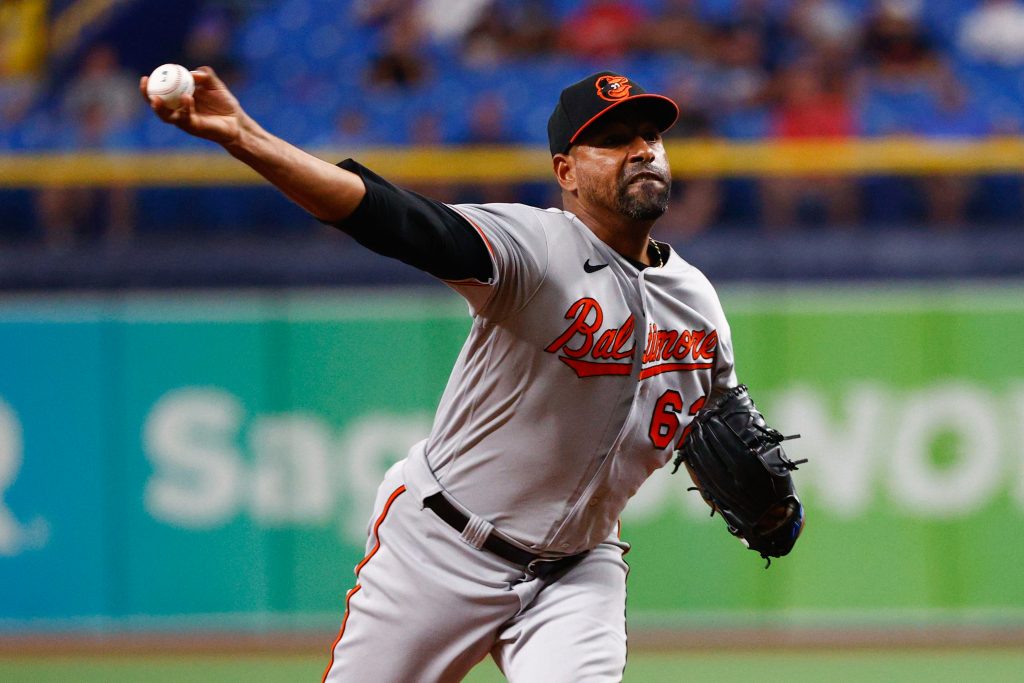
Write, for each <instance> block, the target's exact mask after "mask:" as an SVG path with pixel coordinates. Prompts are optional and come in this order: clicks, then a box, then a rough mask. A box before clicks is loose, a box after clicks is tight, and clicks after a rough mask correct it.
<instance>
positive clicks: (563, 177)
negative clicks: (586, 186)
mask: <svg viewBox="0 0 1024 683" xmlns="http://www.w3.org/2000/svg"><path fill="white" fill-rule="evenodd" d="M551 165H552V166H553V167H554V169H555V179H556V180H558V184H559V185H560V186H561V188H562V189H563V190H566V191H568V192H575V191H576V160H575V159H573V158H572V156H570V155H568V154H556V155H555V156H554V157H552V158H551Z"/></svg>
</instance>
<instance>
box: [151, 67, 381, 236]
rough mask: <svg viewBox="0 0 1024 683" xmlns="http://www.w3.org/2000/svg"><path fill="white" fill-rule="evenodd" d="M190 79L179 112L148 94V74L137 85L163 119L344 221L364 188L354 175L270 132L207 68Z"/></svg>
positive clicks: (325, 216)
mask: <svg viewBox="0 0 1024 683" xmlns="http://www.w3.org/2000/svg"><path fill="white" fill-rule="evenodd" d="M192 77H193V78H194V79H195V83H196V91H195V94H194V95H191V96H190V95H184V96H182V98H181V104H182V106H181V107H180V108H179V109H177V110H172V109H170V108H168V107H165V106H164V105H163V102H162V101H161V100H160V98H158V97H149V96H148V95H147V94H146V82H147V80H148V77H146V76H143V77H142V79H141V81H140V82H139V88H140V90H141V91H142V95H143V97H145V98H146V100H147V101H148V102H149V105H150V107H151V108H152V109H153V111H154V112H156V114H157V116H159V117H160V118H161V119H163V120H164V121H166V122H167V123H171V124H174V125H175V126H177V127H178V128H180V129H182V130H183V131H185V132H186V133H189V134H190V135H195V136H196V137H200V138H205V139H207V140H211V141H213V142H216V143H218V144H219V145H221V146H222V147H224V149H225V150H227V151H228V153H230V154H231V155H232V156H234V157H235V158H237V159H239V160H240V161H242V162H244V163H245V164H246V165H248V166H249V167H251V168H252V169H253V170H255V171H256V172H257V173H259V174H260V175H261V176H263V177H264V178H266V179H267V180H269V181H270V182H271V183H273V184H274V186H275V187H277V188H278V189H279V190H280V191H281V192H283V193H284V194H285V195H287V196H288V198H289V199H291V200H292V201H294V202H295V203H296V204H298V205H299V206H301V207H302V208H303V209H305V210H306V211H308V212H309V213H311V214H313V215H314V216H315V217H317V218H319V219H320V220H322V221H324V222H328V223H334V222H338V221H341V220H344V219H346V218H348V217H349V216H350V215H351V214H352V212H353V211H355V209H356V207H358V206H359V203H360V202H361V201H362V199H363V196H364V195H365V194H366V187H365V185H364V184H363V180H362V179H361V178H360V177H359V176H358V175H356V174H355V173H351V172H349V171H346V170H345V169H343V168H339V167H338V166H335V165H333V164H329V163H327V162H326V161H324V160H322V159H318V158H317V157H315V156H313V155H312V154H308V153H306V152H304V151H302V150H301V149H299V148H298V147H295V146H294V145H292V144H289V143H288V142H285V141H284V140H282V139H281V138H278V137H276V136H274V135H271V134H270V133H268V132H267V131H266V130H264V129H263V128H262V127H261V126H260V125H259V124H258V123H256V121H255V120H253V119H252V118H251V117H250V116H249V115H248V114H246V113H245V111H244V110H243V109H242V107H241V105H239V103H238V100H237V99H236V98H235V96H234V95H233V94H231V91H230V90H228V88H227V86H225V85H224V82H223V81H221V80H220V78H218V77H217V75H216V74H215V73H214V72H213V69H211V68H210V67H207V66H203V67H199V69H197V70H195V71H193V72H192Z"/></svg>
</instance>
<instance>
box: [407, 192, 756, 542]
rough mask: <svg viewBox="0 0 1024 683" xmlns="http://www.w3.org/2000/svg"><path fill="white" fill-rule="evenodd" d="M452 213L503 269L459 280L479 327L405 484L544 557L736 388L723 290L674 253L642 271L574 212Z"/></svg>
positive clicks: (634, 483) (611, 513)
mask: <svg viewBox="0 0 1024 683" xmlns="http://www.w3.org/2000/svg"><path fill="white" fill-rule="evenodd" d="M454 208H456V209H457V210H458V211H459V212H461V213H462V214H463V215H464V216H465V217H466V218H467V219H468V220H469V221H471V222H472V223H473V224H474V225H475V226H476V227H477V229H478V230H479V231H480V233H481V235H483V237H484V239H485V240H486V242H487V245H488V248H489V250H490V253H491V258H492V260H493V264H494V273H495V276H494V279H493V282H491V283H489V286H480V284H479V283H473V282H462V283H450V284H451V286H452V287H453V288H454V289H456V291H458V292H459V293H460V294H462V295H463V296H464V297H465V298H466V299H467V300H468V302H469V305H470V309H471V311H472V313H473V326H472V330H471V332H470V334H469V338H468V340H467V341H466V343H465V346H464V347H463V349H462V353H461V354H460V356H459V358H458V361H457V362H456V365H455V368H454V370H453V372H452V375H451V378H450V380H449V383H448V386H447V389H446V391H445V393H444V396H443V398H442V400H441V403H440V406H439V409H438V412H437V417H436V420H435V422H434V427H433V430H432V432H431V434H430V437H429V439H428V440H427V441H426V443H425V444H422V445H421V446H420V447H418V448H416V449H414V450H413V452H412V453H411V455H410V462H409V465H407V468H406V472H407V474H406V476H407V483H408V485H409V487H410V489H411V490H412V491H413V492H414V493H415V494H416V496H417V497H418V498H422V497H426V496H429V495H430V494H432V493H436V492H437V491H440V490H444V491H446V492H447V494H448V495H449V497H450V498H451V499H453V501H454V502H456V503H457V504H459V505H461V506H462V507H463V508H464V512H467V513H469V514H472V515H475V516H477V517H479V518H482V519H483V520H485V521H486V522H488V523H490V524H491V525H493V526H494V528H495V529H496V530H497V531H498V532H499V533H500V534H503V535H504V536H506V537H507V538H508V539H509V540H511V541H513V542H517V543H519V544H521V545H522V546H523V547H525V548H529V549H531V550H532V551H534V552H542V553H547V554H552V555H558V554H572V553H577V552H580V551H583V550H586V549H589V548H593V547H594V546H595V545H596V544H597V543H599V542H600V541H602V540H604V539H605V538H606V537H607V536H608V534H609V533H610V532H611V531H612V529H613V528H614V526H615V524H616V522H617V520H618V518H619V515H620V513H621V512H622V509H623V507H624V506H625V504H626V501H627V500H628V499H629V498H630V497H631V496H632V495H633V494H634V493H635V492H636V491H637V489H638V488H639V487H640V485H641V484H642V483H643V482H644V480H646V479H647V477H648V476H649V475H650V474H651V473H652V472H653V471H655V470H656V469H658V468H659V467H661V466H662V465H664V464H665V463H666V462H667V461H668V459H669V458H670V456H671V453H672V451H673V449H674V448H675V445H676V443H677V442H678V441H679V440H680V438H681V437H682V435H683V433H684V432H685V429H686V427H687V425H688V424H689V422H690V420H691V419H692V416H693V415H694V414H695V413H696V411H697V410H698V409H699V408H700V406H701V405H702V404H703V403H704V401H705V400H707V399H708V398H710V397H711V396H712V395H714V394H716V393H717V392H721V391H724V390H725V389H727V388H729V387H731V386H734V385H735V384H736V378H735V373H734V370H733V350H732V342H731V338H730V334H729V327H728V324H727V323H726V319H725V315H724V314H723V312H722V308H721V305H720V303H719V301H718V297H717V294H716V293H715V291H714V289H713V288H712V286H711V284H710V283H709V282H708V280H707V278H706V277H704V275H703V274H702V273H701V272H700V271H698V270H697V269H696V268H694V267H693V266H691V265H690V264H688V263H686V262H685V261H684V260H683V259H682V258H680V257H679V256H678V255H677V254H675V253H673V252H671V251H670V250H667V249H666V250H665V251H667V252H670V253H668V254H667V261H666V263H665V264H664V266H663V267H661V268H646V269H643V270H638V268H637V267H636V266H635V265H633V264H632V263H630V261H629V260H627V259H625V258H623V257H622V256H620V255H619V254H617V253H616V252H615V251H613V250H612V249H611V248H610V247H609V246H608V245H606V244H605V243H604V242H602V241H601V240H599V239H598V238H597V237H596V236H595V235H594V233H593V232H592V231H591V230H590V229H588V228H587V227H586V226H585V225H583V224H582V223H581V222H580V221H579V220H578V219H577V218H576V217H575V216H573V215H572V214H570V213H568V212H565V211H562V210H558V209H547V210H542V209H537V208H534V207H529V206H524V205H520V204H487V205H459V206H457V207H454Z"/></svg>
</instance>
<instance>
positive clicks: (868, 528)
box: [0, 286, 1024, 629]
mask: <svg viewBox="0 0 1024 683" xmlns="http://www.w3.org/2000/svg"><path fill="white" fill-rule="evenodd" d="M722 298H723V303H724V305H725V308H726V312H727V314H728V315H729V317H730V320H731V322H732V328H733V336H734V340H735V346H736V354H737V359H738V371H739V376H740V379H741V380H742V381H744V382H746V383H747V384H749V385H750V387H751V390H752V393H753V395H754V397H755V399H756V400H757V401H758V403H759V405H760V406H761V407H762V409H763V410H764V412H765V414H766V416H767V417H768V419H769V422H771V423H772V424H774V425H775V426H778V427H779V428H780V429H782V430H783V431H784V432H786V433H791V432H799V433H801V434H802V438H801V439H800V440H798V441H795V442H792V445H790V446H789V450H790V454H791V456H793V457H796V458H803V457H806V458H809V459H810V462H809V463H808V464H806V465H804V466H801V468H800V470H799V471H798V472H797V473H796V476H797V485H798V487H799V489H800V492H801V494H802V496H803V498H804V501H805V503H806V505H807V508H808V526H807V530H806V532H805V534H804V536H803V538H802V539H801V540H800V542H799V543H798V544H797V547H796V549H795V550H794V552H793V554H792V555H791V556H789V557H787V558H783V559H781V560H778V561H776V562H775V563H773V565H772V567H771V569H769V570H767V571H765V570H764V569H763V568H762V567H763V562H762V561H760V559H759V558H758V557H757V555H755V554H754V553H751V552H749V551H747V550H745V549H744V548H743V547H742V546H741V545H740V544H739V543H738V542H737V541H736V540H735V539H733V538H731V537H730V536H728V534H727V533H726V532H725V529H724V526H723V524H722V523H721V521H720V520H719V519H717V518H713V519H712V518H708V516H707V512H708V510H707V508H706V507H705V506H704V504H703V503H702V502H701V501H700V500H699V498H698V497H697V496H696V494H693V493H688V492H687V491H686V488H687V486H688V484H689V482H688V481H687V480H685V479H684V478H683V477H684V475H682V474H677V475H675V476H671V475H669V473H668V471H667V470H666V471H662V472H658V473H655V475H654V476H653V477H652V478H651V480H650V481H649V482H648V483H647V484H646V485H645V486H644V487H643V488H642V489H641V491H640V492H639V494H638V495H637V497H636V498H635V499H634V500H633V502H632V504H631V505H630V507H629V508H628V509H627V512H626V514H625V515H624V517H623V537H624V538H625V539H626V540H628V541H630V542H632V543H633V545H634V548H633V550H632V551H631V552H630V553H629V555H628V556H627V559H628V560H629V561H630V564H631V566H632V572H631V576H630V612H629V613H630V617H631V619H632V620H634V621H635V622H638V623H644V622H649V623H658V624H672V623H682V622H685V621H687V620H695V619H701V620H707V619H708V618H718V619H721V620H722V621H728V620H739V621H744V622H749V621H751V620H758V619H764V618H767V616H766V615H770V616H771V618H782V619H794V620H796V619H820V620H822V621H825V622H827V621H829V620H833V621H835V620H839V619H843V620H849V619H860V620H864V621H868V622H877V621H886V620H892V619H894V618H895V619H903V620H908V619H909V620H934V619H946V618H955V619H965V618H970V619H985V620H987V621H992V620H1002V621H1013V620H1016V621H1018V622H1020V621H1024V572H1021V571H1019V570H1018V568H1019V567H1020V566H1021V565H1022V564H1024V544H1022V543H1021V542H1020V533H1019V529H1020V527H1021V523H1022V521H1024V428H1022V425H1024V354H1021V353H1020V349H1022V348H1024V289H1022V288H1020V287H1017V286H1003V287H990V288H985V289H978V290H967V289H963V288H956V289H952V288H947V289H903V290H901V291H898V292H896V293H893V292H891V291H882V290H878V291H875V290H871V289H857V290H850V289H843V290H836V291H811V290H778V291H767V290H763V289H762V290H757V291H753V290H751V291H746V292H744V291H726V292H724V293H723V295H722ZM469 322H470V321H469V318H468V317H467V315H466V307H465V305H464V304H463V303H462V302H461V301H460V300H459V299H458V298H457V297H454V296H453V295H447V296H446V295H442V294H438V293H437V292H436V291H434V290H430V291H427V292H411V293H410V292H405V293H397V294H396V293H393V292H381V291H367V292H360V291H354V292H344V293H332V294H325V295H321V294H313V293H307V292H296V293H261V294H246V295H241V294H240V295H223V294H220V295H191V294H190V295H189V296H187V297H185V296H166V297H158V296H152V295H147V296H143V295H137V296H136V295H120V296H114V295H111V296H106V297H95V298H85V297H72V296H53V297H32V298H20V297H13V298H8V299H6V300H0V358H2V359H3V361H2V364H0V585H3V586H5V590H3V591H0V626H6V627H7V628H19V627H21V626H23V625H25V624H27V623H32V624H35V625H37V626H38V625H40V624H42V625H47V624H49V625H54V626H60V627H72V628H74V627H76V626H78V625H83V624H95V623H97V620H98V623H101V624H111V625H118V626H122V625H126V624H127V625H129V626H132V625H141V626H146V625H149V624H155V625H174V624H176V623H186V622H187V623H190V624H195V623H196V620H204V623H210V624H217V625H224V626H228V627H232V626H238V627H244V628H256V629H259V628H264V627H265V628H281V627H287V626H289V625H295V626H304V625H310V624H317V625H318V624H321V623H334V622H336V621H337V619H338V617H339V615H340V612H341V609H342V602H343V597H344V593H345V591H346V590H347V589H348V588H349V587H350V584H351V583H352V581H353V576H352V568H353V567H354V566H355V564H356V563H357V562H358V561H359V559H360V557H361V556H362V555H363V552H364V548H363V543H364V541H365V533H366V522H367V520H366V516H367V514H368V513H369V509H370V506H371V504H372V500H373V495H374V493H375V488H376V485H377V482H378V480H379V478H380V476H381V474H382V473H383V471H384V470H385V469H386V467H387V466H388V465H389V464H390V463H391V462H394V461H395V460H397V459H398V458H400V457H402V456H403V454H404V452H405V451H406V449H407V448H408V446H409V445H410V444H411V443H413V442H415V441H416V440H418V439H419V438H422V436H424V435H425V434H426V432H427V430H428V428H429V425H430V420H431V417H432V413H433V408H434V406H435V404H436V402H437V400H438V398H439V397H440V394H441V391H442V389H443V387H444V383H445V381H446V380H447V375H448V372H449V370H450V368H451V365H452V363H453V361H454V359H455V357H456V355H457V354H458V351H459V348H460V346H461V342H462V339H463V337H464V335H465V334H466V331H467V330H468V327H469ZM12 586H16V587H17V589H16V590H9V589H7V587H12Z"/></svg>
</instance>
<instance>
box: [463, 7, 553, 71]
mask: <svg viewBox="0 0 1024 683" xmlns="http://www.w3.org/2000/svg"><path fill="white" fill-rule="evenodd" d="M557 39H558V29H557V27H556V26H555V24H554V23H553V21H552V19H551V12H550V11H549V9H548V6H547V3H545V2H544V1H543V0H526V1H524V2H517V1H514V0H504V1H502V2H498V3H495V4H494V5H493V6H492V7H490V8H489V10H488V11H487V12H484V13H483V14H481V15H480V17H479V18H478V20H477V21H476V23H475V24H474V25H473V26H472V27H470V29H469V30H468V31H467V32H466V35H465V36H464V39H463V42H462V59H463V62H464V63H465V64H466V66H468V67H470V68H493V67H496V66H500V65H502V64H504V63H506V62H507V61H508V60H510V59H515V58H517V57H526V58H531V57H538V56H542V55H547V54H550V53H551V52H553V51H554V49H555V44H556V43H557Z"/></svg>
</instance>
